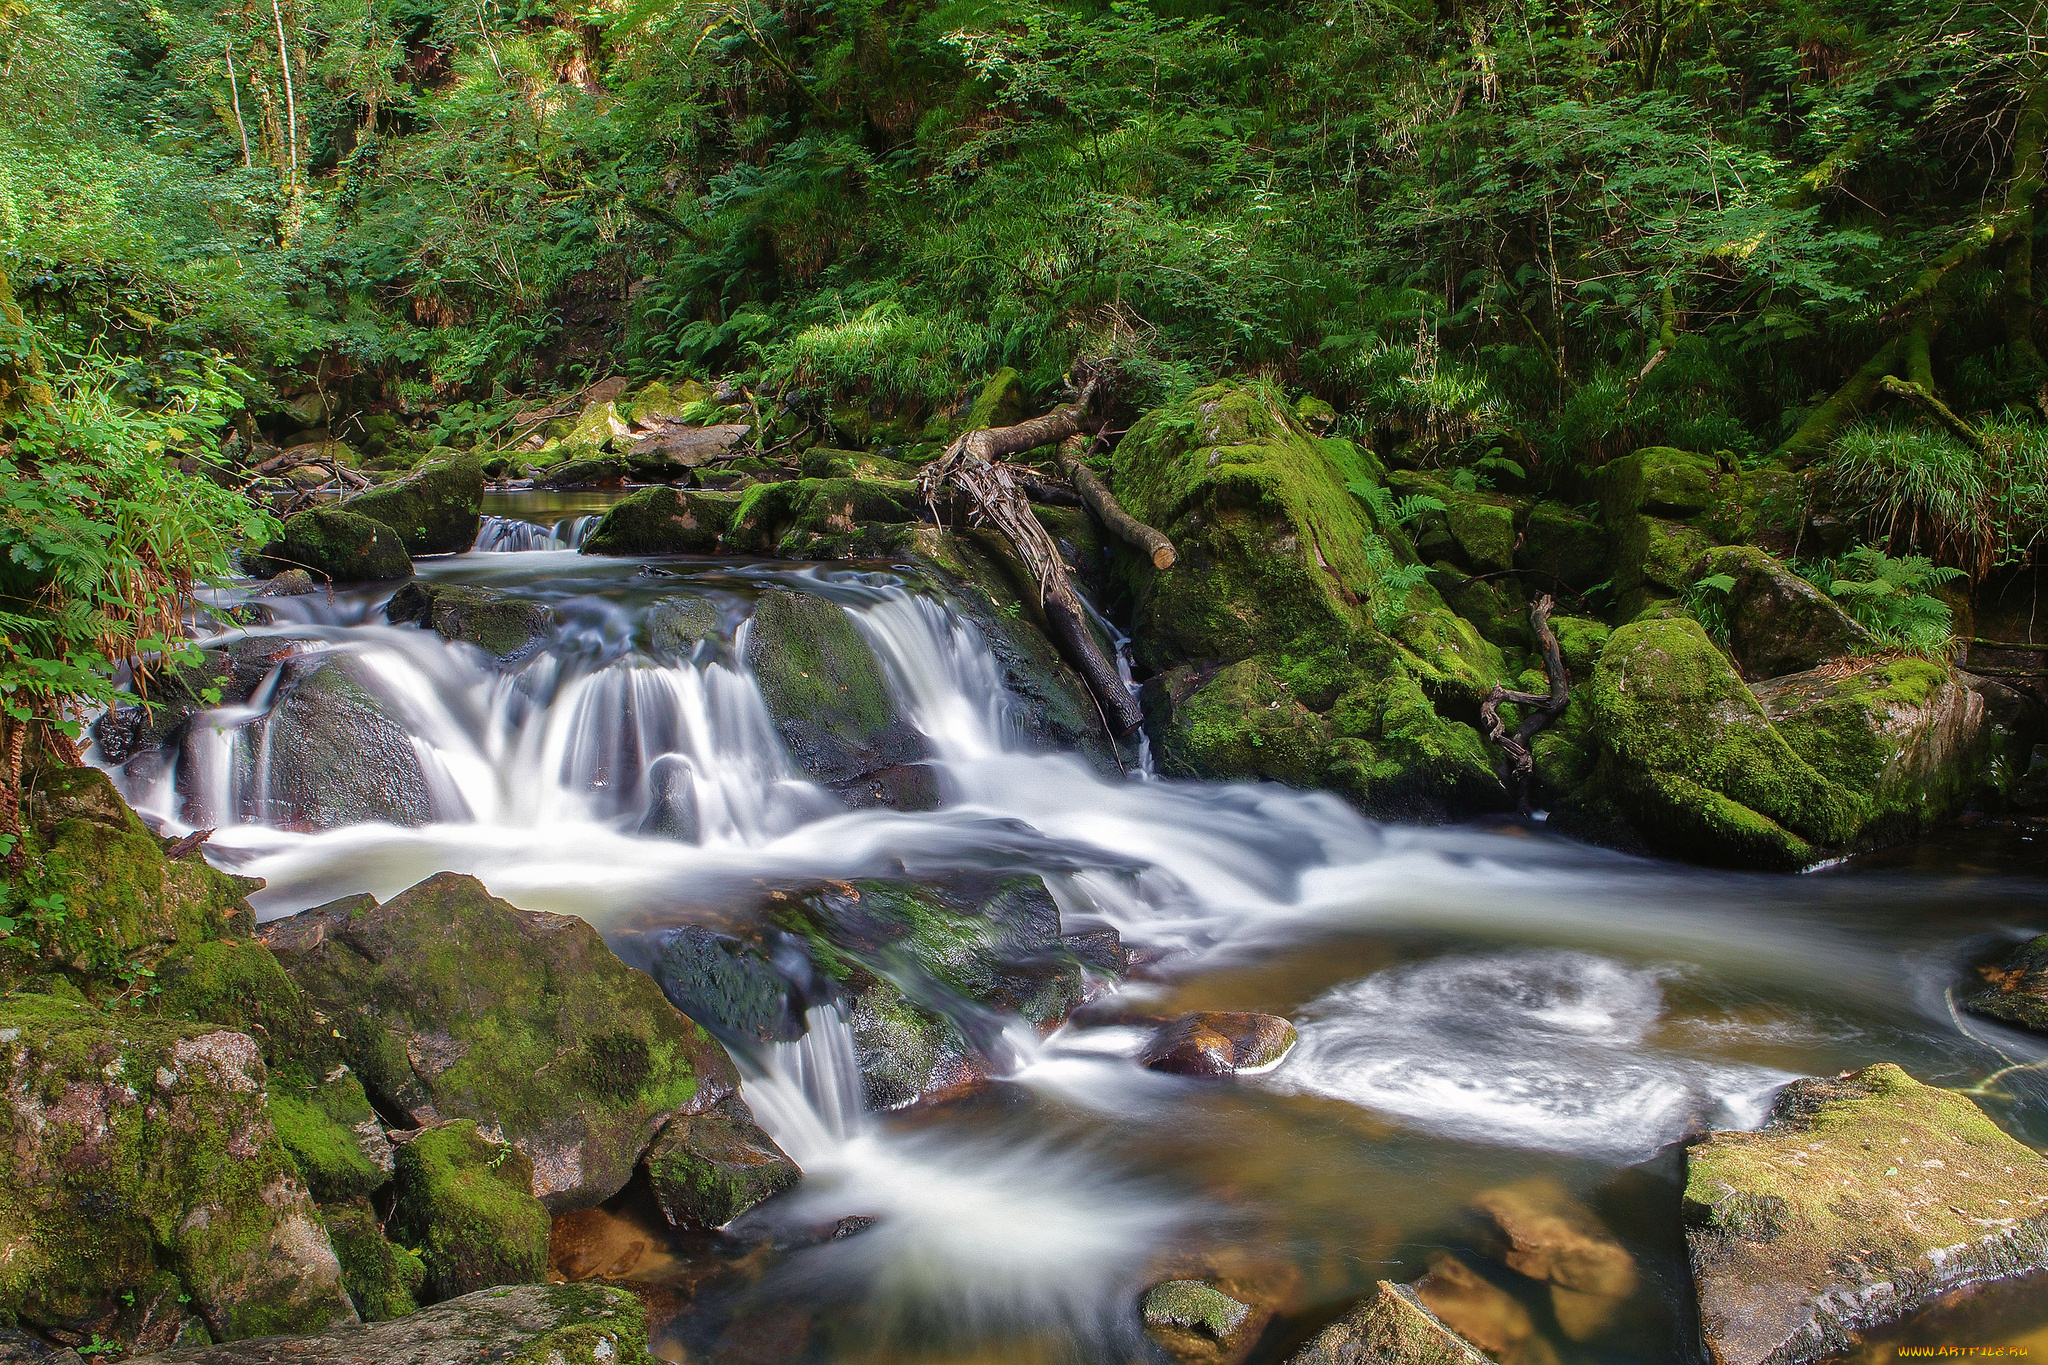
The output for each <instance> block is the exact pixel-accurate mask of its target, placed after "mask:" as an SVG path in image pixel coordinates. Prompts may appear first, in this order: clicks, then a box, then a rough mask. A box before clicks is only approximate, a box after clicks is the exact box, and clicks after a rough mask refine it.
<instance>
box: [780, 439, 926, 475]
mask: <svg viewBox="0 0 2048 1365" xmlns="http://www.w3.org/2000/svg"><path fill="white" fill-rule="evenodd" d="M798 468H799V469H801V470H802V471H803V476H804V477H805V478H807V479H889V480H893V481H895V482H898V483H905V482H909V481H911V480H913V479H915V478H916V477H917V466H916V465H913V464H907V463H905V462H904V461H902V460H892V459H890V458H889V457H888V456H886V455H877V454H874V453H873V452H871V451H864V450H834V449H832V448H830V447H828V446H813V447H812V448H811V449H809V450H807V451H805V452H804V456H803V459H802V461H800V462H799V464H798Z"/></svg>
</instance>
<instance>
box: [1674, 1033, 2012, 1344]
mask: <svg viewBox="0 0 2048 1365" xmlns="http://www.w3.org/2000/svg"><path fill="white" fill-rule="evenodd" d="M1684 1212H1685V1222H1686V1245H1687V1248H1688V1251H1689V1252H1690V1255H1691V1259H1692V1267H1693V1278H1694V1280H1695V1282H1696V1283H1697V1285H1698V1289H1699V1301H1700V1321H1701V1326H1702V1328H1703V1331H1704V1334H1705V1338H1706V1343H1707V1349H1708V1351H1709V1353H1710V1354H1711V1356H1712V1358H1713V1360H1714V1361H1715V1363H1716V1365H1763V1362H1770V1365H1802V1363H1803V1362H1809V1361H1821V1360H1826V1359H1829V1358H1831V1357H1833V1356H1834V1355H1836V1354H1837V1353H1839V1352H1840V1351H1843V1350H1845V1349H1847V1347H1848V1346H1849V1344H1850V1337H1849V1335H1848V1334H1849V1333H1851V1332H1859V1331H1863V1330H1866V1329H1869V1328H1871V1327H1875V1326H1878V1325H1881V1324H1884V1323H1889V1322H1894V1321H1897V1320H1898V1319H1900V1318H1902V1317H1904V1316H1905V1315H1906V1314H1908V1313H1910V1312H1912V1311H1913V1310H1914V1309H1916V1308H1918V1307H1920V1306H1921V1305H1923V1304H1926V1303H1928V1302H1929V1301H1931V1300H1932V1299H1934V1298H1935V1297H1936V1296H1937V1295H1940V1294H1941V1293H1943V1292H1945V1291H1946V1290H1948V1289H1951V1288H1954V1287H1956V1286H1958V1285H1965V1284H1971V1283H1980V1282H1982V1281H1985V1280H1989V1279H1996V1278H2000V1277H2003V1276H2007V1275H2017V1274H2024V1273H2027V1272H2030V1271H2035V1270H2038V1269H2040V1268H2041V1267H2042V1265H2043V1264H2044V1263H2048V1160H2044V1159H2043V1158H2042V1157H2040V1156H2039V1155H2037V1154H2036V1153H2035V1152H2033V1151H2032V1150H2030V1149H2029V1148H2027V1147H2025V1146H2023V1145H2021V1144H2020V1143H2018V1142H2015V1141H2014V1140H2013V1139H2011V1138H2009V1137H2007V1136H2006V1135H2005V1134H2004V1133H2003V1132H2001V1131H1999V1129H1998V1126H1997V1125H1996V1124H1994V1123H1992V1122H1991V1120H1990V1119H1988V1118H1986V1117H1985V1115H1984V1113H1983V1111H1981V1110H1980V1109H1978V1108H1977V1106H1976V1105H1974V1104H1972V1103H1971V1102H1970V1100H1969V1099H1968V1098H1967V1097H1965V1096H1963V1095H1959V1094H1957V1093H1955V1092H1954V1091H1949V1090H1940V1089H1937V1088H1935V1087H1933V1086H1926V1085H1922V1084H1920V1083H1919V1082H1918V1081H1915V1080H1914V1079H1913V1078H1912V1077H1910V1076H1908V1075H1907V1074H1906V1073H1905V1072H1903V1071H1901V1070H1900V1069H1899V1068H1898V1067H1896V1066H1893V1065H1890V1064H1889V1063H1882V1064H1879V1065H1877V1066H1872V1067H1866V1068H1865V1069H1864V1070H1862V1071H1858V1072H1855V1073H1853V1074H1850V1073H1845V1074H1843V1075H1842V1076H1839V1077H1835V1078H1831V1079H1824V1078H1809V1079H1807V1080H1802V1081H1796V1082H1794V1083H1793V1084H1792V1085H1790V1086H1788V1087H1787V1088H1786V1089H1785V1091H1784V1092H1783V1093H1782V1094H1781V1095H1780V1096H1779V1098H1778V1102H1777V1104H1776V1106H1775V1107H1774V1108H1773V1110H1772V1114H1771V1121H1770V1123H1769V1125H1768V1126H1766V1127H1765V1128H1764V1129H1763V1130H1762V1131H1761V1132H1756V1133H1715V1134H1713V1135H1712V1136H1711V1137H1710V1138H1708V1140H1707V1141H1705V1142H1703V1143H1700V1144H1699V1145H1697V1146H1695V1147H1692V1148H1690V1149H1689V1150H1688V1152H1687V1173H1686V1185H1685V1203H1684Z"/></svg>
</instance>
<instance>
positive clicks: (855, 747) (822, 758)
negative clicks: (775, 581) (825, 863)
mask: <svg viewBox="0 0 2048 1365" xmlns="http://www.w3.org/2000/svg"><path fill="white" fill-rule="evenodd" d="M746 656H747V663H748V665H749V666H750V667H751V668H752V669H753V671H754V677H755V680H756V682H757V683H759V685H760V688H761V698H762V700H763V701H764V702H765V703H766V704H767V707H768V713H769V714H770V715H771V716H773V717H774V718H775V724H776V728H777V729H778V730H779V731H780V732H781V734H782V737H783V740H784V742H786V743H787V744H788V745H789V747H790V750H791V752H793V753H794V754H795V755H796V758H797V760H798V761H799V762H800V763H802V764H803V765H804V766H805V767H806V768H807V769H809V770H810V771H811V772H812V773H813V774H814V775H816V776H818V777H819V778H821V779H823V780H825V781H828V782H843V781H848V780H850V779H852V778H855V777H857V776H859V775H860V774H862V773H865V772H871V771H874V770H875V769H878V768H884V767H890V766H893V765H895V764H900V763H910V762H915V761H917V760H918V759H921V758H923V757H924V756H925V746H924V742H923V740H922V738H921V737H920V736H919V735H918V734H917V733H916V731H915V730H913V729H912V728H911V727H910V725H909V723H908V722H907V721H906V720H905V719H904V718H903V716H902V715H901V714H900V713H899V712H898V710H897V707H896V702H895V700H894V697H893V694H892V693H891V692H890V689H889V685H888V681H887V680H886V679H885V678H884V677H883V675H882V667H881V664H880V663H879V662H878V661H877V660H876V658H875V656H874V652H873V651H872V650H870V649H869V648H868V645H867V642H866V641H865V640H863V639H862V638H861V634H860V631H859V629H858V628H857V627H856V626H855V625H854V624H853V621H852V619H851V618H850V617H848V615H847V614H846V612H845V610H844V609H843V608H841V607H840V606H839V605H838V604H837V603H835V602H832V601H829V600H828V599H826V598H823V597H819V596H817V595H815V594H811V593H799V592H791V591H789V590H788V589H784V588H773V589H770V590H769V591H767V592H765V593H763V594H762V595H761V597H760V599H759V601H758V602H757V603H756V605H755V607H754V619H753V622H752V624H751V626H750V627H749V629H748V633H747V646H746Z"/></svg>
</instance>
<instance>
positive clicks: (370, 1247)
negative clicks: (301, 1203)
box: [320, 1198, 427, 1322]
mask: <svg viewBox="0 0 2048 1365" xmlns="http://www.w3.org/2000/svg"><path fill="white" fill-rule="evenodd" d="M320 1221H321V1222H322V1223H324V1224H326V1226H327V1240H328V1241H330V1242H332V1243H333V1244H334V1254H335V1256H336V1257H338V1258H339V1259H340V1261H341V1282H342V1284H343V1285H344V1286H346V1287H347V1289H348V1296H349V1298H350V1300H351V1301H352V1302H354V1304H355V1306H356V1313H357V1315H358V1316H360V1317H361V1318H362V1320H363V1321H364V1322H386V1321H389V1320H390V1319H392V1318H402V1317H404V1316H405V1315H406V1314H408V1313H413V1312H417V1311H418V1309H419V1306H420V1305H419V1296H420V1293H421V1291H422V1289H423V1288H424V1286H425V1285H426V1282H427V1265H426V1262H424V1261H422V1260H421V1259H420V1258H419V1257H418V1256H417V1255H415V1254H414V1253H413V1252H412V1251H410V1250H408V1249H407V1248H405V1247H401V1246H394V1245H393V1244H392V1242H391V1239H390V1238H389V1237H387V1236H385V1234H384V1220H383V1219H381V1218H379V1217H378V1216H377V1210H376V1209H375V1208H374V1207H373V1206H372V1205H371V1204H370V1201H369V1200H367V1199H360V1198H358V1199H350V1200H345V1201H342V1202H338V1203H326V1204H323V1205H322V1207H321V1209H320Z"/></svg>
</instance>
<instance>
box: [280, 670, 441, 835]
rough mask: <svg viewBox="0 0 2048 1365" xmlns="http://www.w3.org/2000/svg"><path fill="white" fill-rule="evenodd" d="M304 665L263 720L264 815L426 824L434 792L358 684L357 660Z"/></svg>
mask: <svg viewBox="0 0 2048 1365" xmlns="http://www.w3.org/2000/svg"><path fill="white" fill-rule="evenodd" d="M308 663H309V665H310V666H309V667H307V668H306V669H305V670H304V671H302V672H298V673H297V676H295V677H294V678H293V679H292V680H291V682H290V683H288V684H287V685H286V687H285V690H284V693H283V695H282V696H281V697H280V699H279V700H278V702H277V705H276V706H275V707H274V708H273V709H272V711H271V713H270V717H269V719H268V720H266V721H265V722H264V724H265V726H266V727H267V729H268V731H269V733H268V735H267V736H266V737H265V738H266V743H267V744H268V746H269V749H270V785H269V790H268V791H267V792H265V793H264V798H265V799H266V800H267V801H268V802H269V807H268V809H267V810H266V811H265V814H266V816H267V817H268V818H269V819H271V820H272V821H274V822H276V823H280V824H291V825H300V826H306V827H310V828H313V829H334V828H337V827H338V826H341V825H352V824H360V823H362V822H364V821H373V820H374V821H381V822H384V823H386V824H393V825H425V824H430V823H432V821H433V819H434V798H433V793H432V790H431V789H430V788H429V786H428V784H427V775H426V769H425V768H424V767H422V766H421V763H420V756H419V751H418V750H417V749H416V748H414V747H413V742H412V736H411V735H410V734H409V733H408V732H407V730H406V728H405V726H404V725H403V724H402V723H401V722H400V721H399V720H398V719H397V718H396V717H395V716H393V715H392V714H391V711H390V708H389V707H388V706H387V704H386V703H385V702H384V701H383V699H382V698H380V697H378V696H377V694H376V693H374V692H372V691H371V690H370V689H369V688H368V687H366V686H364V679H363V677H362V675H361V674H360V672H359V671H358V669H359V665H357V664H356V663H355V662H354V661H352V660H351V659H349V658H348V656H346V655H328V656H325V657H322V658H316V659H313V660H309V661H308Z"/></svg>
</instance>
